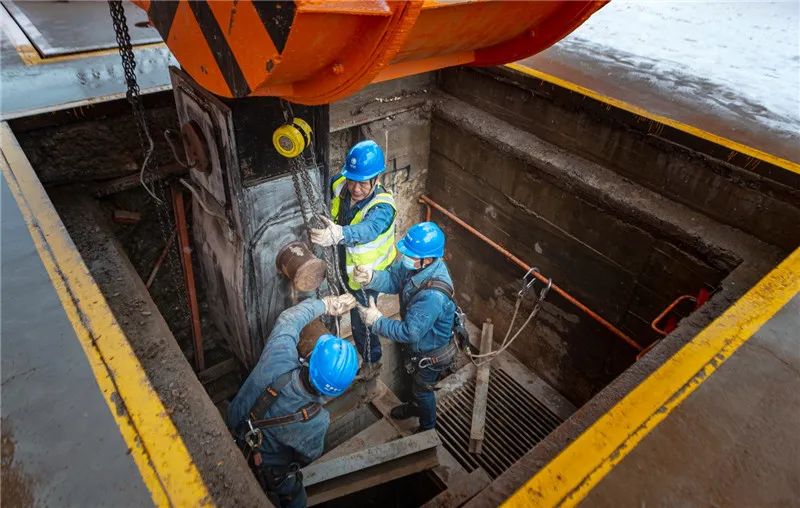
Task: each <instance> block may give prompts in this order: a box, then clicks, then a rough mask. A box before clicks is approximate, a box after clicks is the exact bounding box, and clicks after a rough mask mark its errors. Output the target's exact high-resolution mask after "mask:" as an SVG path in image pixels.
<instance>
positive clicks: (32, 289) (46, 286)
mask: <svg viewBox="0 0 800 508" xmlns="http://www.w3.org/2000/svg"><path fill="white" fill-rule="evenodd" d="M0 182H1V183H0V185H2V216H3V221H2V315H3V321H2V337H3V342H2V372H3V378H2V379H3V380H2V396H3V404H2V466H3V468H2V482H3V505H4V506H33V505H36V506H99V505H107V506H147V505H149V504H151V503H152V501H151V498H150V493H149V492H148V491H147V489H146V488H145V485H144V484H143V483H142V479H141V477H140V476H139V471H138V469H137V467H136V464H134V461H133V459H132V457H131V455H130V454H129V450H128V448H127V446H126V445H125V442H124V441H123V440H122V437H121V436H120V430H119V428H118V427H117V425H116V423H115V421H114V419H113V418H112V417H111V413H110V412H109V409H108V406H107V405H106V402H105V401H104V400H103V397H102V395H101V393H100V390H99V388H98V386H97V382H96V381H95V377H94V374H93V373H92V369H91V367H90V366H89V362H88V360H87V359H86V355H85V354H84V352H83V350H82V349H81V346H80V343H79V342H78V340H77V338H76V336H75V332H74V330H73V328H72V325H71V323H70V322H69V320H68V319H67V316H66V315H65V312H64V309H63V308H62V306H61V302H60V301H59V299H58V296H57V295H56V292H55V290H54V288H53V285H52V283H51V281H50V278H49V277H48V275H47V272H46V271H45V268H44V266H43V265H42V261H41V259H40V258H39V255H38V253H37V252H36V248H35V247H34V245H33V241H32V239H31V236H30V233H29V232H28V228H27V226H26V225H25V222H24V221H23V219H22V215H21V214H20V211H19V209H18V208H17V204H16V201H15V200H14V198H13V197H12V195H11V193H10V192H9V188H8V184H7V183H6V180H5V179H4V178H0Z"/></svg>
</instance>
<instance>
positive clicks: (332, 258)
mask: <svg viewBox="0 0 800 508" xmlns="http://www.w3.org/2000/svg"><path fill="white" fill-rule="evenodd" d="M281 108H282V110H283V118H284V121H285V122H286V123H285V124H284V125H282V126H280V127H278V128H277V129H276V130H275V132H274V133H273V136H272V142H273V145H275V149H276V150H277V151H278V153H280V154H281V155H283V156H284V157H286V158H287V159H288V160H289V172H290V173H291V175H292V185H293V187H294V192H295V195H296V197H297V201H298V204H299V206H300V215H301V217H302V219H303V225H304V227H305V230H306V235H307V236H308V238H309V245H310V246H311V248H312V249H313V244H312V243H311V241H310V230H311V228H312V227H313V226H317V227H324V224H321V223H319V220H320V219H318V217H324V218H326V219H329V220H333V217H332V216H331V213H330V210H329V209H328V207H327V206H325V204H324V201H323V200H322V199H320V197H319V196H318V194H317V188H318V186H316V185H314V182H313V181H312V179H311V174H310V171H312V170H317V169H319V165H318V164H317V155H316V150H315V149H314V138H313V135H312V133H311V129H310V127H308V124H307V123H306V122H305V121H302V120H301V119H299V118H296V117H295V116H294V113H293V112H292V106H291V104H289V103H288V102H287V101H285V100H283V99H281ZM312 221H317V222H316V223H315V224H313V226H312ZM321 250H322V257H323V259H324V261H325V266H326V269H325V276H326V280H327V282H328V287H329V288H330V291H331V293H333V294H334V295H339V294H341V291H340V289H339V288H342V289H343V290H346V288H347V287H348V286H347V282H346V280H345V279H344V277H343V275H342V271H341V267H340V266H339V262H338V257H337V252H336V246H335V245H334V246H332V247H322V248H321ZM358 291H359V293H360V295H361V297H362V299H363V300H364V302H365V303H366V305H369V300H368V299H367V294H366V291H364V289H363V288H359V289H358ZM335 322H336V327H337V335H339V330H338V328H339V318H335ZM370 336H371V330H370V328H369V327H367V337H366V353H367V363H370V360H371V359H370V356H371V353H370V340H371V337H370Z"/></svg>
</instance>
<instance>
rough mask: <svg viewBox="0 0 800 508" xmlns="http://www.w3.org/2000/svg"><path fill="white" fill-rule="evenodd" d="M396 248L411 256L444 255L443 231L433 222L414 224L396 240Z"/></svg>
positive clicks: (436, 256) (431, 256) (429, 256)
mask: <svg viewBox="0 0 800 508" xmlns="http://www.w3.org/2000/svg"><path fill="white" fill-rule="evenodd" d="M397 250H399V251H400V252H402V253H403V254H405V255H406V256H408V257H412V258H440V257H442V256H444V231H442V230H441V228H440V227H439V226H437V225H436V224H434V223H433V222H420V223H419V224H414V225H413V226H411V227H410V228H408V231H407V232H406V235H405V236H404V237H403V238H401V239H400V241H399V242H397Z"/></svg>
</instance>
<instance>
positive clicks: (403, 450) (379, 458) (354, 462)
mask: <svg viewBox="0 0 800 508" xmlns="http://www.w3.org/2000/svg"><path fill="white" fill-rule="evenodd" d="M440 443H441V441H440V440H439V435H438V434H436V431H435V430H426V431H425V432H420V433H419V434H414V435H412V436H408V437H403V438H400V439H397V440H395V441H391V442H389V443H385V444H381V445H378V446H373V447H372V448H367V449H366V450H360V451H358V452H356V453H351V454H349V455H345V456H344V457H337V458H335V459H331V460H328V461H325V462H322V463H319V462H315V463H313V464H311V465H309V466H306V467H305V468H303V484H304V485H306V486H307V487H308V486H311V485H315V484H317V483H323V482H326V481H330V480H333V479H335V478H340V477H344V476H347V475H349V474H351V473H355V472H357V471H362V470H366V469H369V468H371V467H374V466H378V465H380V464H383V463H385V462H389V461H392V460H396V459H399V458H402V457H405V456H408V455H413V454H415V453H417V452H421V451H424V450H428V449H432V448H436V447H437V446H438V445H439V444H440ZM437 462H438V461H437Z"/></svg>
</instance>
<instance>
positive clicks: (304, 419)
mask: <svg viewBox="0 0 800 508" xmlns="http://www.w3.org/2000/svg"><path fill="white" fill-rule="evenodd" d="M355 304H356V300H355V298H354V297H353V295H350V294H344V295H342V296H326V297H324V298H322V299H317V298H311V299H308V300H305V301H303V302H301V303H299V304H297V305H295V306H294V307H290V308H288V309H286V310H285V311H283V312H282V313H281V315H280V316H279V317H278V319H277V321H276V322H275V327H274V328H273V329H272V333H271V334H270V336H269V338H268V339H267V343H266V344H265V346H264V350H263V351H262V353H261V357H260V358H259V359H258V363H257V364H256V366H255V368H254V369H253V371H252V372H251V373H250V375H249V376H248V377H247V380H246V381H245V382H244V384H243V385H242V387H241V388H240V389H239V393H237V394H236V397H235V398H234V399H233V401H232V402H231V405H230V406H229V407H228V426H229V427H230V428H231V429H232V430H233V433H234V435H235V436H236V438H237V442H238V443H239V445H240V446H241V447H242V449H243V450H245V453H246V454H247V455H248V462H249V463H250V466H251V467H252V468H253V471H254V473H255V474H256V478H258V480H259V482H260V483H261V486H262V487H263V488H264V489H265V491H266V492H267V495H268V497H269V498H270V500H271V501H272V502H273V504H275V506H278V507H283V508H286V507H292V508H295V507H304V506H306V492H305V489H304V488H303V483H302V474H301V473H300V472H299V469H300V467H303V466H305V465H306V464H308V463H310V462H312V461H313V460H315V459H316V458H318V457H319V456H320V455H321V454H322V449H323V443H324V439H325V433H326V432H327V430H328V425H329V424H330V415H329V414H328V411H327V410H325V409H324V408H323V407H322V404H323V403H324V402H325V399H326V397H336V396H338V395H341V394H342V393H343V392H344V391H345V390H347V388H349V387H350V384H351V383H352V381H353V379H354V378H355V375H356V371H357V370H358V353H357V352H356V349H355V348H354V347H353V345H352V344H350V343H349V342H347V341H346V340H343V339H340V338H339V337H336V336H334V335H327V334H326V335H323V336H322V337H320V338H319V340H318V341H317V343H316V345H315V346H314V349H313V350H312V351H311V355H310V357H309V358H308V360H307V361H306V360H305V359H303V358H300V357H299V354H298V352H297V343H298V342H299V340H300V331H301V330H302V329H303V328H304V327H305V326H306V325H307V324H308V323H310V322H311V321H312V320H314V319H316V318H317V317H319V316H320V315H322V314H328V315H330V316H341V315H342V314H344V313H345V312H348V311H349V310H350V309H352V308H353V307H354V306H355Z"/></svg>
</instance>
